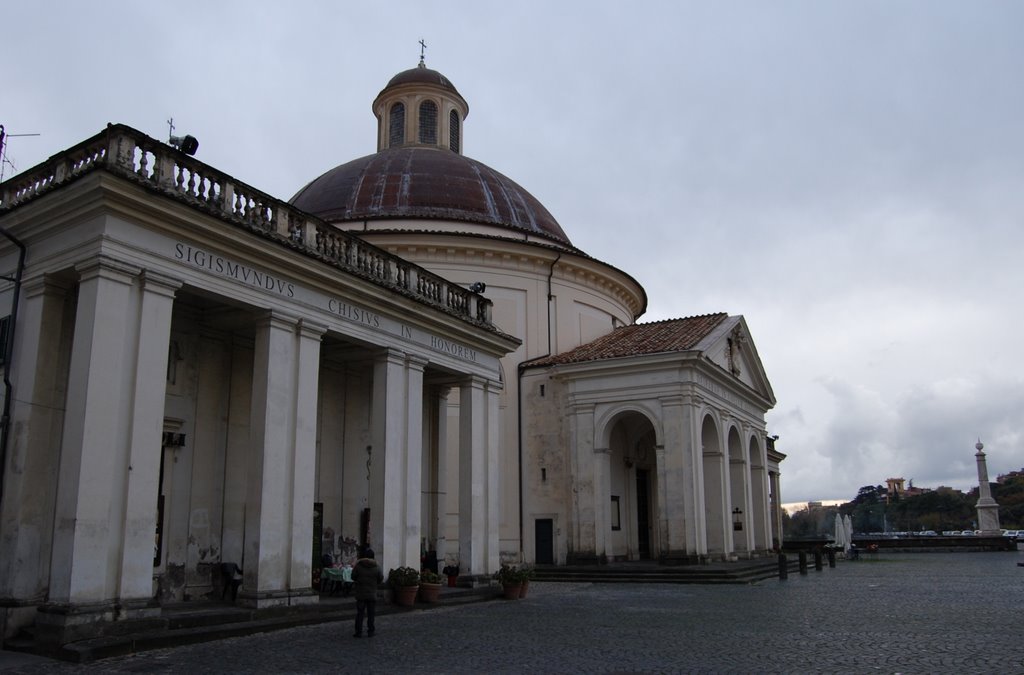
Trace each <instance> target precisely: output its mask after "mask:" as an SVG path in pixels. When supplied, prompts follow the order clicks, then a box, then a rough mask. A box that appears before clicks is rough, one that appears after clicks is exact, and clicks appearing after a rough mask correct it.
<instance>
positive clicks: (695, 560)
mask: <svg viewBox="0 0 1024 675" xmlns="http://www.w3.org/2000/svg"><path fill="white" fill-rule="evenodd" d="M707 563H708V557H707V556H705V555H698V554H696V553H689V552H687V551H668V552H667V553H663V554H661V557H659V558H658V564H659V565H667V566H678V565H705V564H707Z"/></svg>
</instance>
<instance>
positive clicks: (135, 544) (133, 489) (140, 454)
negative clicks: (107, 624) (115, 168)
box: [118, 271, 181, 608]
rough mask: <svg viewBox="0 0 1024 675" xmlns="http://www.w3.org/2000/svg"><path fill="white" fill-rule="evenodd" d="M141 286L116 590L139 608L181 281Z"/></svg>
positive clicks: (147, 573)
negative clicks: (175, 313)
mask: <svg viewBox="0 0 1024 675" xmlns="http://www.w3.org/2000/svg"><path fill="white" fill-rule="evenodd" d="M141 287H142V289H141V290H142V298H141V302H140V308H139V317H138V343H137V349H136V350H135V353H134V363H133V364H132V366H133V368H132V370H134V372H135V378H134V382H133V383H132V385H131V386H132V418H131V421H130V429H131V430H130V434H131V437H130V438H131V440H130V443H131V445H130V447H129V450H128V485H127V495H126V505H125V511H124V523H123V531H124V546H123V548H122V550H121V561H120V566H121V570H120V577H121V578H120V587H119V589H118V596H119V597H120V602H121V606H122V607H130V606H133V607H137V608H144V607H146V606H147V605H149V604H151V603H150V600H151V598H152V596H153V536H154V533H155V532H156V501H157V495H159V494H160V486H159V484H158V483H159V480H160V455H161V453H162V452H163V441H162V432H163V425H164V398H165V395H166V391H167V353H168V348H169V346H170V335H171V312H172V310H173V308H174V293H175V291H176V290H177V289H178V288H180V287H181V282H180V281H177V280H175V279H170V278H168V277H164V276H162V275H159V274H156V273H154V272H150V271H147V272H145V273H143V275H142V279H141ZM125 356H127V355H125Z"/></svg>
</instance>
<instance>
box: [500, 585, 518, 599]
mask: <svg viewBox="0 0 1024 675" xmlns="http://www.w3.org/2000/svg"><path fill="white" fill-rule="evenodd" d="M501 588H502V591H504V596H505V599H506V600H518V599H519V594H520V593H521V592H522V590H523V585H522V584H521V583H519V582H518V581H517V582H516V583H514V584H505V585H503V586H502V587H501Z"/></svg>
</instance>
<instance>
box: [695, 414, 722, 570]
mask: <svg viewBox="0 0 1024 675" xmlns="http://www.w3.org/2000/svg"><path fill="white" fill-rule="evenodd" d="M700 439H701V448H702V453H701V454H702V461H703V463H704V518H705V522H706V523H707V544H708V549H707V550H708V555H710V556H711V557H717V558H721V557H723V556H725V554H726V548H725V543H726V539H725V525H726V520H725V512H726V508H725V507H726V502H727V500H726V494H725V456H724V453H723V451H722V439H721V436H720V435H719V433H718V426H717V424H716V423H715V419H714V417H712V416H711V415H705V416H704V421H703V422H702V423H701V431H700Z"/></svg>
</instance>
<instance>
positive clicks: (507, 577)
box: [494, 565, 523, 600]
mask: <svg viewBox="0 0 1024 675" xmlns="http://www.w3.org/2000/svg"><path fill="white" fill-rule="evenodd" d="M494 578H495V579H496V580H497V582H498V583H499V584H501V588H502V591H503V592H504V595H505V599H506V600H516V599H518V598H519V593H520V592H521V591H522V589H523V581H522V578H521V577H520V576H519V571H518V570H517V569H516V568H514V567H511V566H510V565H502V566H501V567H500V568H499V569H498V571H497V572H495V573H494Z"/></svg>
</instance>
